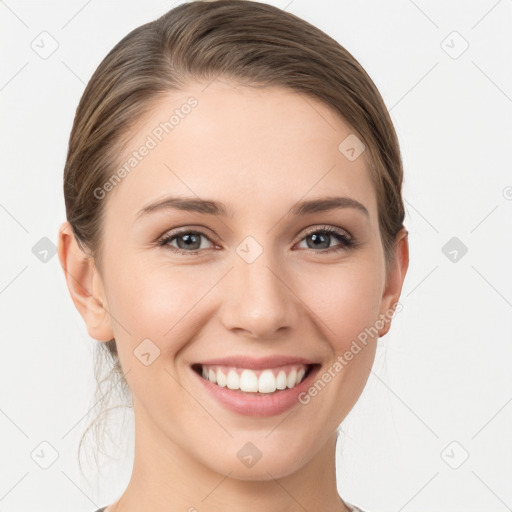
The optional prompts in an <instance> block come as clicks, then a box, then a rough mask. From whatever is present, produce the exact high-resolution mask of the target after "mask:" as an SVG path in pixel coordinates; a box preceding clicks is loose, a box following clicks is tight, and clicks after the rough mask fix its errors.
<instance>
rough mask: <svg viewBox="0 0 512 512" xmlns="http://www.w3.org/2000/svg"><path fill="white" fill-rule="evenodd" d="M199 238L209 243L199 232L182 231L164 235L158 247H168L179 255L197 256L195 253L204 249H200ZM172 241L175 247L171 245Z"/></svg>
mask: <svg viewBox="0 0 512 512" xmlns="http://www.w3.org/2000/svg"><path fill="white" fill-rule="evenodd" d="M201 238H204V239H206V240H208V241H209V242H210V243H211V240H210V238H208V237H207V236H206V235H205V234H204V233H201V232H200V231H191V230H183V231H179V232H177V233H170V234H167V235H165V236H164V237H163V238H162V239H161V240H160V241H159V242H158V245H161V246H167V247H170V248H171V249H172V250H173V251H175V252H178V253H180V254H197V251H199V250H200V249H204V248H205V247H204V246H203V247H202V244H201ZM174 241H176V244H177V247H176V246H173V245H172V243H173V242H174ZM212 245H213V244H212Z"/></svg>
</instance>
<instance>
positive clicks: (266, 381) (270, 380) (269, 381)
mask: <svg viewBox="0 0 512 512" xmlns="http://www.w3.org/2000/svg"><path fill="white" fill-rule="evenodd" d="M275 390H276V378H275V377H274V374H273V373H272V370H263V371H262V372H261V375H260V378H259V387H258V391H259V392H260V393H273V392H274V391H275Z"/></svg>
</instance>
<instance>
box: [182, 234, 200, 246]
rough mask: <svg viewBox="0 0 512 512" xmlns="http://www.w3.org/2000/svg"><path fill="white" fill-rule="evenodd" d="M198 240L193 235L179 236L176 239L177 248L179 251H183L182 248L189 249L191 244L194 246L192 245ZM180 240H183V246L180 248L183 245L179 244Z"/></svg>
mask: <svg viewBox="0 0 512 512" xmlns="http://www.w3.org/2000/svg"><path fill="white" fill-rule="evenodd" d="M198 238H199V237H198V236H197V235H194V234H187V235H181V236H180V237H178V246H179V247H180V249H183V248H189V249H190V248H191V244H194V243H196V244H197V241H198ZM181 240H185V244H184V246H182V245H183V244H181V243H180V241H181ZM198 248H199V247H194V249H198Z"/></svg>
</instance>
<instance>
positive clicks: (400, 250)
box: [59, 0, 408, 512]
mask: <svg viewBox="0 0 512 512" xmlns="http://www.w3.org/2000/svg"><path fill="white" fill-rule="evenodd" d="M401 186H402V164H401V158H400V151H399V146H398V142H397V137H396V134H395V131H394V129H393V126H392V123H391V120H390V117H389V115H388V113H387V110H386V107H385V105H384V102H383V100H382V98H381V96H380V94H379V93H378V91H377V89H376V87H375V85H374V84H373V82H372V81H371V79H370V78H369V76H368V75H367V74H366V73H365V71H364V70H363V69H362V67H361V66H360V65H359V64H358V62H357V61H356V60H355V59H354V58H353V57H352V56H351V55H350V54H349V53H348V52H347V51H346V50H345V49H344V48H342V47H341V46H340V45H339V44H338V43H337V42H336V41H334V40H333V39H332V38H330V37H329V36H327V35H326V34H325V33H323V32H322V31H320V30H319V29H317V28H315V27H313V26H312V25H310V24H309V23H307V22H305V21H304V20H301V19H299V18H297V17H296V16H294V15H292V14H289V13H287V12H285V11H282V10H280V9H278V8H275V7H272V6H269V5H266V4H263V3H258V2H249V1H243V0H219V1H217V2H210V3H207V2H190V3H187V4H183V5H180V6H179V7H176V8H175V9H173V10H171V11H169V12H168V13H167V14H165V15H164V16H162V17H161V18H159V19H157V20H156V21H154V22H152V23H148V24H146V25H143V26H141V27H139V28H137V29H135V30H134V31H132V32H131V33H130V34H128V35H127V36H126V37H125V38H124V39H123V40H122V41H121V42H119V43H118V44H117V45H116V46H115V47H114V48H113V50H112V51H111V52H110V53H109V54H108V55H107V57H106V58H105V59H104V60H103V62H102V63H101V64H100V66H99V67H98V69H97V70H96V72H95V73H94V75H93V76H92V78H91V80H90V82H89V83H88V85H87V87H86V90H85V92H84V94H83V97H82V99H81V101H80V104H79V106H78V109H77V112H76V116H75V120H74V125H73V129H72V132H71V137H70V142H69V149H68V155H67V161H66V166H65V172H64V194H65V202H66V214H67V222H65V223H64V224H63V225H62V227H61V229H60V231H59V258H60V261H61V264H62V266H63V269H64V271H65V276H66V279H67V284H68V288H69V291H70V294H71V297H72V299H73V301H74V304H75V306H76V307H77V309H78V311H79V312H80V314H81V315H82V317H83V319H84V321H85V323H86V326H87V329H88V333H89V334H90V335H91V336H92V337H93V338H95V339H96V340H98V341H99V342H101V347H102V348H103V349H104V350H106V351H108V352H109V354H110V355H111V356H112V358H113V360H114V361H115V365H114V370H115V371H116V372H117V375H118V376H119V378H120V379H121V382H122V384H123V385H124V386H125V389H127V390H129V394H130V396H131V397H132V401H133V410H134V418H135V459H134V466H133V470H132V475H131V479H130V482H129V484H128V487H127V489H126V491H125V492H124V493H123V494H122V496H121V497H120V498H119V499H118V500H117V501H116V502H115V503H113V504H111V505H109V506H107V507H106V508H103V509H100V510H102V511H106V512H132V511H140V510H148V511H149V510H151V511H152V512H160V511H164V510H165V511H166V512H169V511H174V510H189V511H193V510H199V511H201V510H207V511H217V510H219V511H220V510H222V511H224V512H226V511H229V510H235V509H236V510H238V511H240V510H265V511H284V510H286V511H295V510H308V511H313V510H329V511H333V512H334V511H336V512H338V511H340V512H341V511H349V510H351V511H357V510H360V509H358V508H357V507H356V506H355V505H353V504H350V503H347V502H345V501H344V500H343V499H342V498H341V497H340V496H339V494H338V491H337V482H336V472H335V450H336V440H337V433H338V426H339V425H340V423H341V422H342V421H343V419H344V418H345V417H346V415H347V414H348V413H349V411H350V410H351V408H352V407H353V406H354V404H355V403H356V401H357V400H358V398H359V396H360V394H361V392H362V390H363V388H364V386H365V383H366V381H367V378H368V376H369V372H370V370H371V367H372V363H373V359H374V355H375V349H376V344H377V340H378V338H379V337H381V336H384V335H385V334H386V333H387V332H388V330H389V328H390V325H391V319H392V317H393V312H394V311H395V309H396V307H397V305H399V303H398V300H399V297H400V293H401V289H402V284H403V281H404V278H405V274H406V271H407V267H408V243H407V231H406V229H405V227H404V225H403V220H404V207H403V203H402V198H401Z"/></svg>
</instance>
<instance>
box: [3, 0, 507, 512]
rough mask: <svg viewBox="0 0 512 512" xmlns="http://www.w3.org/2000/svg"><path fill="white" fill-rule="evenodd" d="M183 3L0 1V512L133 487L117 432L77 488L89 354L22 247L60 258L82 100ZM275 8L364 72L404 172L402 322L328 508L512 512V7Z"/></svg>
mask: <svg viewBox="0 0 512 512" xmlns="http://www.w3.org/2000/svg"><path fill="white" fill-rule="evenodd" d="M177 3H178V2H174V3H172V2H164V1H158V0H144V1H134V0H132V1H125V2H113V1H99V0H92V1H91V0H90V1H85V0H71V1H70V0H67V1H64V0H60V1H55V0H54V1H46V2H26V1H20V0H6V1H5V2H3V1H2V2H0V39H1V41H2V50H1V51H2V73H1V77H0V105H1V120H2V122H1V137H0V141H1V142H0V143H1V145H2V146H1V147H2V151H1V166H0V168H1V171H0V172H1V174H0V179H1V184H0V224H1V230H2V234H3V236H2V241H3V243H2V251H1V254H2V260H1V266H0V311H1V318H2V321H1V329H2V357H1V358H0V361H1V363H0V365H1V367H0V370H1V371H0V379H1V380H0V432H1V436H0V460H1V463H0V510H2V511H7V510H9V511H16V510H23V511H25V512H27V511H44V510H52V511H55V512H59V511H62V512H64V511H65V510H66V511H69V510H76V511H84V512H86V511H92V510H95V509H96V508H97V507H99V506H102V505H105V504H108V503H112V502H113V501H114V500H115V499H117V498H118V496H119V495H120V494H121V493H122V491H123V490H124V488H125V486H126V484H127V482H128V479H129V476H130V472H131V450H132V448H133V447H132V442H131V434H132V432H131V428H130V426H129V425H130V421H127V422H126V425H125V427H124V431H123V435H122V436H121V437H119V440H118V442H119V444H120V447H121V448H120V449H119V450H117V451H116V450H114V453H116V454H117V455H119V456H120V458H119V460H117V461H116V460H114V461H112V462H111V463H108V464H107V465H106V466H105V474H104V475H102V476H101V478H98V481H96V480H97V479H96V476H97V475H96V473H95V470H94V468H93V467H92V466H91V468H90V470H89V474H88V476H89V478H90V481H86V480H85V479H84V478H83V477H82V475H81V473H80V472H79V470H78V466H77V462H76V445H77V442H78V438H79V436H80V434H81V433H82V431H83V430H84V428H85V427H86V424H87V422H88V420H90V419H91V418H87V417H86V413H87V410H88V409H89V407H90V405H91V398H92V393H93V385H94V380H93V373H92V347H93V345H94V343H97V342H95V341H94V340H92V339H91V338H89V337H88V335H87V332H86V330H85V327H84V325H83V322H82V319H81V317H80V316H79V314H78V313H77V312H76V310H75V309H74V306H73V304H72V302H71V299H70V297H69V294H68V291H67V288H66V284H65V280H64V276H63V273H62V270H61V268H60V265H59V261H58V258H57V256H56V255H55V256H53V257H49V259H48V261H46V262H41V261H40V260H39V259H38V258H37V257H36V255H35V254H34V253H33V251H32V248H33V247H34V246H35V245H36V244H37V243H38V242H39V241H40V239H41V238H43V237H48V238H49V239H50V240H51V241H52V242H53V243H54V244H56V243H57V230H58V227H59V225H60V223H61V222H62V221H63V220H64V219H65V211H64V200H63V195H62V172H63V166H64V161H65V155H66V149H67V142H68V138H69V132H70V129H71V125H72V121H73V116H74V112H75V109H76V106H77V104H78V101H79V99H80V96H81V94H82V92H83V90H84V87H85V84H86V83H87V81H88V80H89V78H90V76H91V74H92V73H93V71H94V69H95V68H96V66H97V65H98V64H99V62H100V61H101V59H102V58H103V57H104V56H105V55H106V53H107V52H108V51H109V50H110V49H111V47H112V46H113V45H114V44H115V43H117V42H118V41H119V40H120V39H121V38H122V37H123V36H124V35H126V34H127V33H128V32H129V31H131V30H132V29H133V28H135V27H137V26H139V25H141V24H142V23H145V22H147V21H151V20H153V19H155V18H156V17H158V16H159V15H161V14H163V13H164V12H166V11H167V10H168V9H169V8H170V7H172V6H174V5H176V4H177ZM269 3H271V4H273V5H276V6H278V7H281V8H286V9H287V10H288V11H289V12H292V13H294V14H297V15H298V16H300V17H303V18H305V19H306V20H308V21H310V22H311V23H313V24H314V25H316V26H318V27H319V28H321V29H322V30H324V31H325V32H327V33H328V34H329V35H331V36H332V37H334V38H335V39H336V40H338V41H339V42H340V43H341V44H342V45H343V46H345V47H346V48H347V49H348V50H349V51H350V52H351V53H352V54H353V55H354V56H355V57H356V58H357V59H358V60H359V61H360V63H361V64H362V65H363V67H364V68H365V69H366V70H367V71H368V73H369V74H370V76H371V77H372V79H373V80H374V81H375V83H376V85H377V87H378V88H379V90H380V91H381V93H382V95H383V97H384V100H385V102H386V104H387V106H388V108H389V109H390V110H391V115H392V118H393V121H394V123H395V126H396V129H397V132H398V135H399V139H400V143H401V149H402V155H403V159H404V166H405V185H404V197H405V201H406V210H407V217H406V226H407V228H408V230H409V232H410V235H409V241H410V257H411V263H410V267H409V272H408V275H407V277H406V281H405V284H404V290H403V295H402V299H401V302H402V304H403V306H404V309H403V311H402V312H400V313H399V314H398V315H397V317H396V318H395V320H394V323H393V327H392V330H391V332H390V334H388V335H387V336H385V337H384V338H382V339H381V340H380V341H379V348H378V352H377V358H376V362H375V366H374V369H373V372H372V374H371V376H370V379H369V382H368V384H367V387H366V389H365V391H364V393H363V395H362V397H361V399H360V401H359V402H358V403H357V405H356V407H355V408H354V410H353V411H352V412H351V413H350V415H349V417H348V418H347V420H346V421H345V422H344V424H343V431H344V433H345V434H344V435H343V436H342V438H341V440H340V443H339V445H338V448H339V453H338V463H339V471H338V480H339V490H340V494H341V495H342V497H343V498H344V499H345V500H347V501H349V502H351V503H355V504H357V505H358V506H360V507H361V508H364V509H366V510H368V511H369V512H388V511H389V512H391V511H396V512H398V511H404V512H415V511H425V510H428V511H431V512H435V511H448V510H449V511H464V512H468V511H481V510H484V509H485V510H486V511H487V512H501V511H505V510H511V509H512V486H511V485H510V482H511V481H512V439H511V435H510V432H511V431H512V430H511V426H512V371H511V369H510V368H511V363H512V344H511V341H512V339H511V338H512V335H511V332H512V272H511V262H512V258H511V256H512V200H511V199H512V188H511V187H512V172H511V159H510V155H509V151H510V148H511V147H512V127H511V121H510V120H511V118H512V70H511V63H512V30H511V15H512V2H511V1H510V0H501V1H496V0H485V1H484V0H482V1H474V0H473V1H451V2H443V1H439V0H438V1H431V2H427V1H425V0H416V1H415V2H413V1H412V0H392V1H387V2H380V1H377V0H371V1H370V0H368V1H359V2H355V1H351V2H348V1H334V0H330V1H328V0H322V1H319V0H315V1H314V2H313V1H305V0H293V1H292V2H288V0H280V1H277V0H275V1H272V2H269ZM43 31H47V32H48V33H49V34H51V36H52V37H53V38H54V39H55V40H56V41H57V42H58V45H59V46H58V48H57V50H56V51H55V52H54V53H53V54H52V55H51V56H50V57H48V58H47V59H42V58H41V57H40V56H39V55H38V54H37V53H36V52H35V51H34V50H33V49H32V48H31V43H32V41H34V40H35V41H36V42H37V41H38V39H37V38H38V37H39V35H40V33H41V32H43ZM454 31H456V32H458V34H459V35H457V34H453V32H454ZM41 37H42V36H41ZM44 37H48V36H44ZM462 38H463V39H462ZM464 40H465V41H467V44H469V47H468V48H467V50H466V51H464V53H462V54H461V55H460V56H457V55H458V53H459V52H460V51H461V50H462V49H463V48H464V46H463V45H464ZM443 41H444V43H443ZM450 53H451V55H450ZM454 56H457V58H454ZM507 187H508V188H507ZM452 237H457V238H458V239H459V240H460V241H461V242H462V243H463V244H464V245H465V246H466V247H467V249H468V250H467V253H466V254H465V255H464V256H462V257H460V258H459V259H458V260H457V261H456V262H453V261H451V260H450V259H449V258H448V257H447V256H445V254H444V253H443V251H442V249H443V247H444V245H445V244H446V243H447V242H448V241H449V240H450V239H451V238H452ZM459 254H460V253H459ZM129 419H130V418H129ZM44 441H46V442H47V443H49V444H50V445H51V446H52V447H53V449H55V450H56V452H57V453H58V459H57V460H56V461H55V463H53V464H52V465H51V466H50V467H49V468H48V469H42V468H41V467H40V465H39V464H38V463H36V460H37V456H35V455H31V454H33V451H34V450H36V453H39V454H40V458H43V459H44V457H49V456H50V455H49V454H50V453H51V449H50V448H49V447H48V445H43V446H42V447H41V446H40V443H41V442H44ZM454 442H455V443H454ZM447 447H448V448H447ZM123 453H125V454H126V455H124V456H123V455H122V454H123ZM43 454H44V455H43ZM466 456H467V457H468V458H467V460H465V461H464V462H463V463H462V465H460V467H458V469H453V468H452V467H450V465H451V466H457V465H459V464H460V463H461V462H462V461H463V460H464V457H466ZM310 512H313V511H310Z"/></svg>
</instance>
